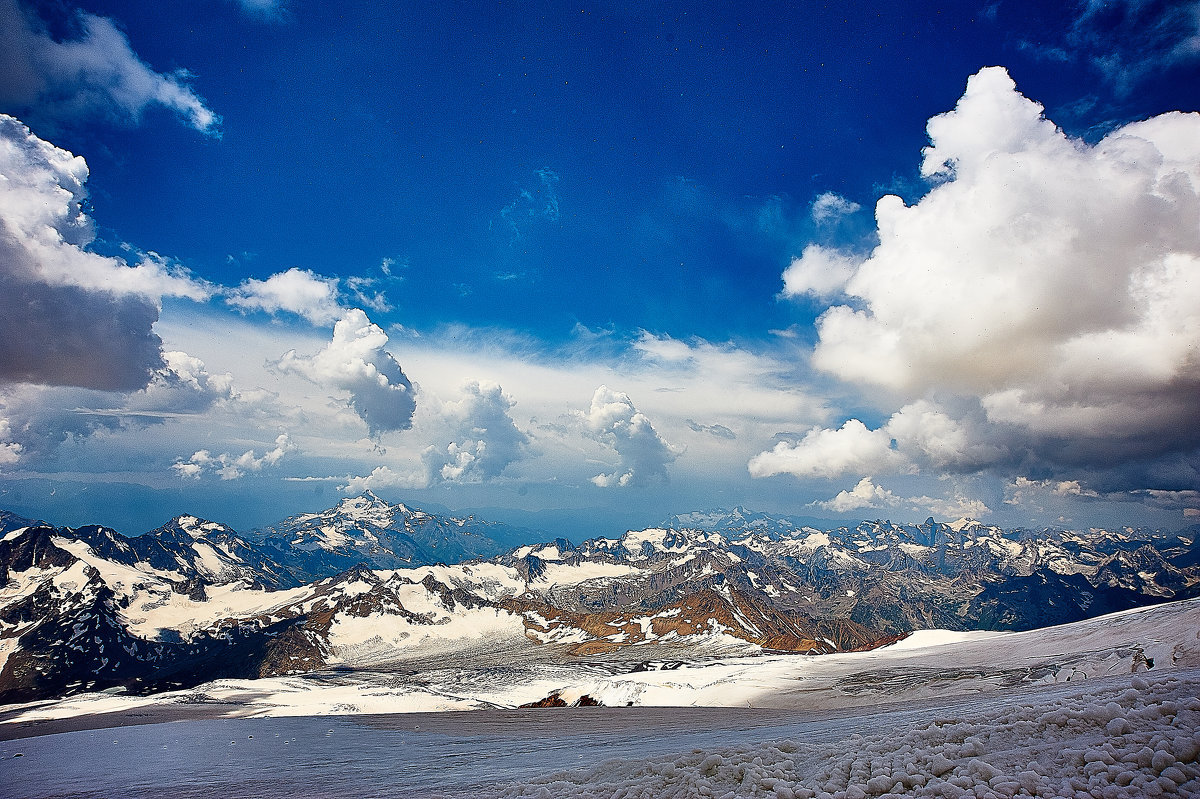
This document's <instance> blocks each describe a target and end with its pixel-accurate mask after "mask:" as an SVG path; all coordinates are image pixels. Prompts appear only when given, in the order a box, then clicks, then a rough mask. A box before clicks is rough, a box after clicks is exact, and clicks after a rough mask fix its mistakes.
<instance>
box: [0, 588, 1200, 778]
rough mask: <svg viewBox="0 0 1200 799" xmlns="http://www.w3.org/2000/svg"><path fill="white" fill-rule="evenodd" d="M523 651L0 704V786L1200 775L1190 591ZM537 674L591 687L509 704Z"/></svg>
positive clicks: (1199, 687) (533, 685)
mask: <svg viewBox="0 0 1200 799" xmlns="http://www.w3.org/2000/svg"><path fill="white" fill-rule="evenodd" d="M528 651H529V650H528V648H517V649H514V650H512V652H511V657H507V656H505V655H504V653H502V652H500V653H498V652H497V651H495V650H494V649H488V650H481V655H480V657H479V658H478V659H476V660H475V661H474V662H471V661H470V660H467V661H461V660H455V659H454V658H453V657H449V656H446V655H435V656H431V658H430V659H429V661H428V662H426V663H423V664H419V663H412V662H409V663H406V664H405V667H404V668H398V669H397V670H395V671H391V672H387V671H379V670H375V671H332V672H320V673H315V674H311V675H297V676H292V677H287V678H274V679H266V680H221V681H216V682H212V683H208V684H206V685H203V686H200V687H199V688H198V689H193V690H190V691H186V692H184V691H181V692H174V693H166V694H158V695H154V696H149V697H133V696H121V695H113V694H81V695H79V696H76V697H72V698H69V699H64V700H59V701H55V702H39V703H30V704H29V705H25V706H9V707H8V708H6V709H0V739H10V740H8V741H7V743H0V774H2V775H3V777H4V779H5V796H6V797H7V796H12V797H42V796H61V795H71V796H79V797H100V796H111V795H121V796H128V797H151V796H162V795H167V794H170V795H173V796H178V797H193V796H195V797H198V796H208V795H213V794H215V793H220V794H222V795H225V796H229V797H238V796H255V797H260V799H284V798H285V797H286V798H287V799H296V797H302V796H304V797H307V796H314V797H315V796H321V797H335V798H336V797H351V796H378V797H411V796H421V797H429V796H445V797H468V796H469V797H473V799H479V798H482V797H496V798H499V797H504V798H505V799H518V798H524V797H530V798H532V797H562V798H563V799H572V798H573V797H654V798H655V799H660V798H662V799H669V797H714V798H719V797H773V798H775V799H789V798H791V797H807V798H808V799H812V798H813V797H822V798H823V799H824V798H825V797H830V798H831V799H865V798H866V797H894V796H925V797H954V798H955V799H961V798H963V797H975V799H983V798H985V797H1015V796H1040V797H1073V798H1074V799H1081V798H1082V797H1091V798H1093V799H1095V798H1096V797H1100V798H1101V799H1135V798H1136V797H1152V796H1200V764H1198V762H1197V761H1198V755H1200V600H1190V601H1185V602H1176V603H1170V604H1165V605H1160V606H1157V607H1152V608H1142V609H1138V610H1132V611H1127V612H1124V613H1119V614H1113V615H1109V616H1104V617H1099V618H1096V619H1090V620H1087V621H1083V622H1077V623H1074V624H1070V625H1063V626H1060V627H1053V628H1046V629H1043V630H1035V631H1030V632H1024V633H946V632H939V631H924V632H921V633H918V634H915V635H913V636H911V637H910V638H908V639H906V640H904V641H902V642H900V643H898V644H896V645H893V646H891V647H887V648H884V649H880V650H875V651H872V652H863V653H853V654H841V655H824V656H815V657H806V656H796V655H792V656H764V657H733V658H724V659H718V660H696V661H692V662H683V661H678V660H671V659H669V656H670V654H671V653H672V650H671V648H670V645H669V644H668V643H658V644H655V645H654V646H648V647H647V648H646V651H647V655H648V656H649V657H662V658H663V659H661V660H650V661H647V662H645V663H643V664H641V666H640V667H638V668H636V669H634V670H632V671H630V670H628V669H629V665H628V664H624V665H623V666H621V669H623V670H618V668H617V666H616V665H615V664H613V663H606V662H603V661H595V662H588V663H579V662H575V663H571V662H557V663H550V662H545V661H541V662H539V661H530V660H522V658H523V657H527V653H528ZM485 654H486V657H484V655H485ZM677 654H678V653H677ZM487 658H491V659H490V660H488V659H487ZM552 693H556V694H558V695H559V696H560V697H561V698H562V699H564V700H566V701H568V702H573V701H576V700H578V699H579V698H581V697H582V696H583V695H584V694H587V695H589V696H590V697H591V698H593V699H598V700H600V701H601V702H602V703H604V704H606V705H609V707H600V708H589V707H578V708H561V709H527V710H516V709H513V708H515V707H516V706H517V705H519V704H522V703H525V702H530V701H535V700H538V699H542V698H545V697H547V696H548V695H550V694H552ZM626 705H632V707H626ZM448 710H479V711H481V712H473V713H445V712H442V711H448ZM97 714H106V715H97ZM180 717H183V718H185V719H186V718H191V719H206V720H190V721H183V722H181V723H174V724H160V723H155V722H157V721H165V720H170V719H177V718H180ZM126 724H133V725H143V726H135V727H128V728H126V729H123V730H120V731H116V730H112V729H107V730H106V729H95V728H104V727H109V728H111V727H113V726H120V725H126ZM317 728H320V734H317V733H316V732H315V731H316V730H317ZM69 729H78V730H80V731H78V732H59V731H60V730H69ZM30 735H32V736H39V737H33V738H27V737H25V736H30ZM289 736H290V737H289ZM338 736H342V738H341V739H338ZM239 741H240V743H239ZM335 743H336V744H337V745H336V746H335ZM116 747H123V748H116ZM235 747H237V748H236V749H235ZM272 747H275V748H272ZM280 747H284V748H280ZM286 747H291V748H290V749H289V748H286ZM18 752H20V753H21V755H22V757H21V758H19V759H18V758H16V757H15V755H16V754H17V753H18ZM118 754H119V755H120V757H121V759H122V762H123V763H130V764H133V763H136V764H137V766H136V769H135V767H134V766H133V765H130V766H128V769H133V770H127V771H123V772H121V773H116V772H113V771H112V770H111V769H110V768H108V766H107V764H108V763H109V762H110V761H111V758H112V757H113V756H115V755H118ZM285 755H286V756H285ZM135 772H136V773H135ZM103 775H106V776H103Z"/></svg>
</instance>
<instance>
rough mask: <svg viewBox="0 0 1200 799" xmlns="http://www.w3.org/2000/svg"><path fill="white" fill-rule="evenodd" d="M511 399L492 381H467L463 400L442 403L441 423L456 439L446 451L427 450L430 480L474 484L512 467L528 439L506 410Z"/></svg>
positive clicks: (434, 448) (449, 444) (446, 447)
mask: <svg viewBox="0 0 1200 799" xmlns="http://www.w3.org/2000/svg"><path fill="white" fill-rule="evenodd" d="M512 406H513V401H512V399H511V398H510V397H509V396H508V395H507V394H505V393H504V391H503V389H501V388H500V386H499V385H497V384H495V383H488V382H482V383H481V382H479V381H471V382H469V383H467V384H466V385H465V386H463V390H462V398H461V399H459V400H456V401H453V402H447V403H445V404H444V406H443V408H442V412H441V417H442V421H443V422H445V423H447V424H449V425H450V426H451V427H452V429H453V433H454V440H452V441H450V443H448V444H447V445H446V446H445V447H435V446H431V447H429V448H427V449H426V450H425V451H424V453H423V454H422V460H423V462H424V463H425V467H426V469H427V470H428V482H429V483H437V482H457V483H478V482H482V481H484V480H490V479H493V478H495V477H499V476H500V473H501V472H503V471H504V469H505V468H506V467H507V466H508V465H509V464H510V463H513V462H515V461H517V460H520V459H521V458H523V457H525V455H526V454H527V452H528V448H529V437H528V436H526V435H525V434H524V433H522V432H521V431H520V430H519V429H518V428H517V426H516V424H514V423H513V420H512V417H511V416H509V414H508V412H509V410H510V409H511V408H512Z"/></svg>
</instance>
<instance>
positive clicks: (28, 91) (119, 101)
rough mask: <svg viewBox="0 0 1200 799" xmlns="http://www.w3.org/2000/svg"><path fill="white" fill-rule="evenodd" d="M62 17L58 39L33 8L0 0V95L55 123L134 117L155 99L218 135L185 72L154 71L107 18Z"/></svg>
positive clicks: (82, 13)
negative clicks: (65, 29)
mask: <svg viewBox="0 0 1200 799" xmlns="http://www.w3.org/2000/svg"><path fill="white" fill-rule="evenodd" d="M69 23H70V27H71V29H72V31H73V35H71V36H70V37H69V38H65V39H62V40H58V39H55V38H53V37H52V36H51V35H50V33H49V32H48V31H47V29H46V25H45V23H44V22H43V21H42V19H41V18H40V17H39V16H38V14H37V11H35V10H34V9H33V8H29V7H26V6H24V5H22V3H20V2H19V0H0V101H2V102H4V103H5V104H6V105H8V106H10V107H13V108H19V109H23V110H25V111H29V112H30V113H32V114H33V115H34V116H36V117H37V118H38V119H49V120H52V121H60V122H61V121H66V120H83V119H87V118H90V117H96V116H100V117H106V118H108V119H112V120H114V121H119V122H126V123H137V122H139V121H140V119H141V116H142V113H143V112H144V111H145V109H146V108H147V107H149V106H151V105H159V106H163V107H164V108H167V109H170V110H171V111H174V112H175V113H176V114H177V115H178V116H179V117H180V118H181V119H182V120H183V121H184V122H185V123H186V124H187V125H189V126H191V127H193V128H195V129H196V130H198V131H201V132H202V133H207V134H210V135H219V134H220V126H221V118H220V117H219V116H217V114H216V113H214V112H213V111H212V110H211V109H210V108H209V107H208V105H207V104H206V103H205V102H204V100H202V99H201V98H200V97H199V96H198V95H197V94H196V93H195V91H193V90H192V88H191V87H190V86H189V85H188V83H189V81H190V80H191V75H190V74H189V73H187V72H186V71H184V70H178V71H176V72H174V73H170V74H164V73H161V72H156V71H155V70H154V69H152V68H151V67H150V66H149V65H147V64H146V63H145V62H144V61H142V59H141V58H139V57H138V55H137V54H136V53H134V52H133V49H132V48H131V46H130V44H129V40H128V39H127V38H126V36H125V34H124V33H122V32H121V30H120V29H119V28H118V27H117V25H116V23H115V22H113V20H111V19H109V18H107V17H100V16H96V15H94V14H89V13H87V12H86V11H76V12H75V13H74V14H73V16H72V17H71V19H70V20H69Z"/></svg>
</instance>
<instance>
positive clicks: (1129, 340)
mask: <svg viewBox="0 0 1200 799" xmlns="http://www.w3.org/2000/svg"><path fill="white" fill-rule="evenodd" d="M929 136H930V145H929V147H927V148H926V149H925V151H924V159H923V162H922V173H923V174H924V175H925V176H926V177H927V178H928V179H929V180H930V182H931V188H930V190H929V191H928V193H927V194H926V195H925V196H924V197H922V198H921V199H920V200H919V201H918V202H916V203H914V204H913V205H911V206H908V205H905V203H904V202H903V201H902V200H901V199H900V198H898V197H893V196H886V197H883V198H882V199H880V201H879V202H878V204H877V206H876V212H875V216H876V224H877V228H878V231H877V233H878V242H879V243H878V245H877V246H876V247H875V249H874V250H873V251H872V252H871V253H870V254H869V256H868V257H866V258H865V259H863V260H862V261H861V263H859V264H858V265H857V266H856V267H855V268H854V271H853V274H852V275H851V276H850V278H849V279H848V280H847V281H846V283H845V285H844V287H843V288H842V290H843V291H844V293H845V295H846V296H847V297H848V298H849V301H848V302H847V303H845V304H838V305H835V306H833V307H831V308H829V309H828V310H827V311H825V313H823V314H822V315H821V317H820V318H819V319H818V322H817V331H818V335H819V339H818V342H817V345H816V347H815V350H814V352H813V356H812V363H813V365H814V366H816V367H817V368H818V369H821V370H823V371H825V372H827V373H829V374H831V375H833V376H836V377H838V378H841V379H842V380H845V381H848V382H851V383H856V384H859V385H860V386H863V387H868V388H873V389H885V390H886V393H885V394H884V396H895V397H900V398H901V399H902V401H906V405H905V407H904V408H902V409H901V411H899V412H898V414H897V415H896V416H894V417H893V418H892V419H891V420H890V421H889V422H888V423H887V424H886V425H885V426H883V427H881V428H880V429H878V430H875V431H868V430H866V428H865V427H862V429H858V428H857V427H856V428H855V431H854V434H851V433H849V432H843V433H842V437H843V438H845V439H846V440H848V441H849V440H853V441H854V442H855V443H856V444H857V445H859V446H865V445H866V444H867V443H868V442H874V444H873V447H874V448H873V449H871V450H869V451H871V452H875V453H879V452H882V451H883V445H882V442H883V441H884V440H885V439H893V440H895V442H896V443H895V448H896V449H897V450H898V451H899V452H900V453H901V454H902V455H903V460H904V461H908V462H912V463H916V464H919V465H920V464H925V465H929V466H942V467H947V468H953V469H960V470H970V469H979V468H984V467H986V466H989V465H993V466H1005V465H1009V464H1012V463H1016V462H1021V463H1025V464H1027V465H1028V464H1037V465H1038V467H1039V469H1040V470H1041V471H1043V472H1048V473H1051V474H1055V475H1057V476H1058V477H1059V478H1060V479H1081V475H1083V474H1085V473H1086V472H1087V471H1088V470H1095V469H1109V470H1114V469H1125V470H1128V469H1130V468H1132V467H1128V466H1127V464H1128V462H1130V461H1134V460H1139V461H1141V462H1142V466H1141V467H1139V469H1140V476H1134V475H1133V473H1132V472H1130V475H1129V477H1128V479H1129V480H1131V481H1135V482H1136V480H1147V479H1151V478H1150V477H1149V476H1150V475H1151V474H1152V473H1153V471H1154V469H1153V468H1151V467H1149V466H1146V463H1147V462H1148V461H1149V460H1152V459H1155V458H1164V457H1165V458H1170V457H1182V458H1184V459H1185V460H1188V459H1190V460H1193V461H1194V460H1195V450H1196V447H1197V444H1200V402H1198V401H1197V397H1200V226H1198V225H1197V224H1196V219H1197V218H1200V114H1183V113H1169V114H1164V115H1161V116H1158V117H1154V118H1152V119H1149V120H1145V121H1142V122H1134V123H1131V124H1128V125H1124V126H1122V127H1119V128H1117V129H1115V130H1113V131H1112V132H1111V133H1109V134H1108V135H1107V136H1105V137H1104V138H1103V139H1102V140H1100V141H1099V142H1097V143H1095V144H1088V143H1086V142H1083V141H1079V140H1075V139H1072V138H1070V137H1068V136H1067V135H1065V134H1064V133H1063V132H1062V131H1061V130H1059V129H1058V128H1057V127H1056V126H1055V125H1054V124H1053V123H1052V122H1050V121H1049V120H1047V119H1046V118H1045V116H1044V115H1043V112H1042V107H1041V106H1040V105H1038V104H1037V103H1035V102H1033V101H1031V100H1028V99H1026V98H1025V97H1023V96H1022V95H1021V94H1020V93H1018V92H1017V90H1016V86H1015V85H1014V83H1013V81H1012V79H1011V78H1010V77H1009V76H1008V73H1007V72H1006V71H1005V70H1004V69H1002V68H999V67H992V68H987V69H983V70H981V71H980V72H979V73H978V74H976V75H974V76H972V77H971V78H970V80H969V81H968V84H967V89H966V92H965V93H964V95H963V97H962V99H961V100H960V101H959V102H958V104H957V106H956V108H955V109H954V110H953V111H950V112H948V113H945V114H942V115H940V116H937V117H934V118H933V119H931V120H930V122H929ZM809 283H810V284H811V283H812V281H809ZM799 285H800V286H804V285H805V283H804V281H803V280H801V281H800V283H799ZM808 290H810V291H812V290H813V289H812V287H811V286H810V288H809V289H808ZM835 432H838V431H823V434H822V436H825V435H830V436H831V435H832V434H833V433H835ZM868 434H873V435H868ZM813 435H814V438H813V440H812V442H811V444H810V445H802V444H803V442H800V444H799V445H787V444H783V445H780V446H778V447H776V450H775V451H773V452H768V453H763V454H762V455H760V456H758V458H756V459H755V460H754V461H752V462H751V463H752V464H755V468H754V469H752V471H754V473H756V474H771V473H777V472H779V471H792V473H795V474H798V475H801V476H804V475H820V474H826V473H829V472H831V471H838V470H837V469H834V468H831V467H829V466H823V467H822V466H817V465H815V464H816V461H814V460H811V458H810V454H811V453H810V452H809V450H812V451H814V452H815V451H817V444H818V443H819V442H820V441H821V440H823V438H822V436H818V435H817V434H816V433H814V434H813ZM845 460H847V458H843V461H845ZM864 460H865V461H866V462H865V463H863V464H862V469H863V470H862V471H860V472H859V473H860V474H875V473H881V472H880V470H879V469H878V468H877V467H878V464H875V463H873V462H871V461H870V459H867V458H864ZM834 463H838V461H837V459H836V458H835V460H834ZM789 464H792V465H794V467H795V468H793V469H789V468H788V465H789ZM810 464H813V465H810ZM842 471H853V468H852V467H851V465H850V464H847V465H846V466H845V467H844V469H843V470H842ZM1176 471H1177V472H1179V470H1176ZM1183 471H1186V469H1183ZM1179 473H1182V472H1179ZM1110 478H1111V481H1116V482H1119V478H1117V477H1114V476H1112V475H1110ZM1145 487H1147V486H1145V485H1141V486H1137V485H1132V484H1131V485H1127V486H1126V488H1145ZM1152 487H1154V488H1160V487H1165V488H1176V487H1177V486H1152Z"/></svg>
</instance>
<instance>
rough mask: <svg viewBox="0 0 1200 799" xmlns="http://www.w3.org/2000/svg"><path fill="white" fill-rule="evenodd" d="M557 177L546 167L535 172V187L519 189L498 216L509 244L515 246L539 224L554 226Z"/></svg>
mask: <svg viewBox="0 0 1200 799" xmlns="http://www.w3.org/2000/svg"><path fill="white" fill-rule="evenodd" d="M560 180H561V178H560V177H559V175H558V173H557V172H555V171H554V170H553V169H550V168H548V167H546V168H542V169H539V170H538V171H537V181H538V182H537V185H536V186H518V187H517V196H516V198H515V199H513V201H512V202H510V203H509V204H508V205H506V206H504V207H503V208H501V209H500V213H499V214H498V217H499V222H500V226H501V228H502V229H503V230H504V231H505V232H506V233H507V234H508V243H509V244H516V243H517V241H518V240H520V238H521V237H522V236H523V235H525V233H526V232H527V231H528V230H529V229H530V228H531V227H532V226H533V225H536V224H538V223H539V222H557V221H558V219H559V216H560V212H559V207H558V188H557V187H558V183H559V181H560Z"/></svg>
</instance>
